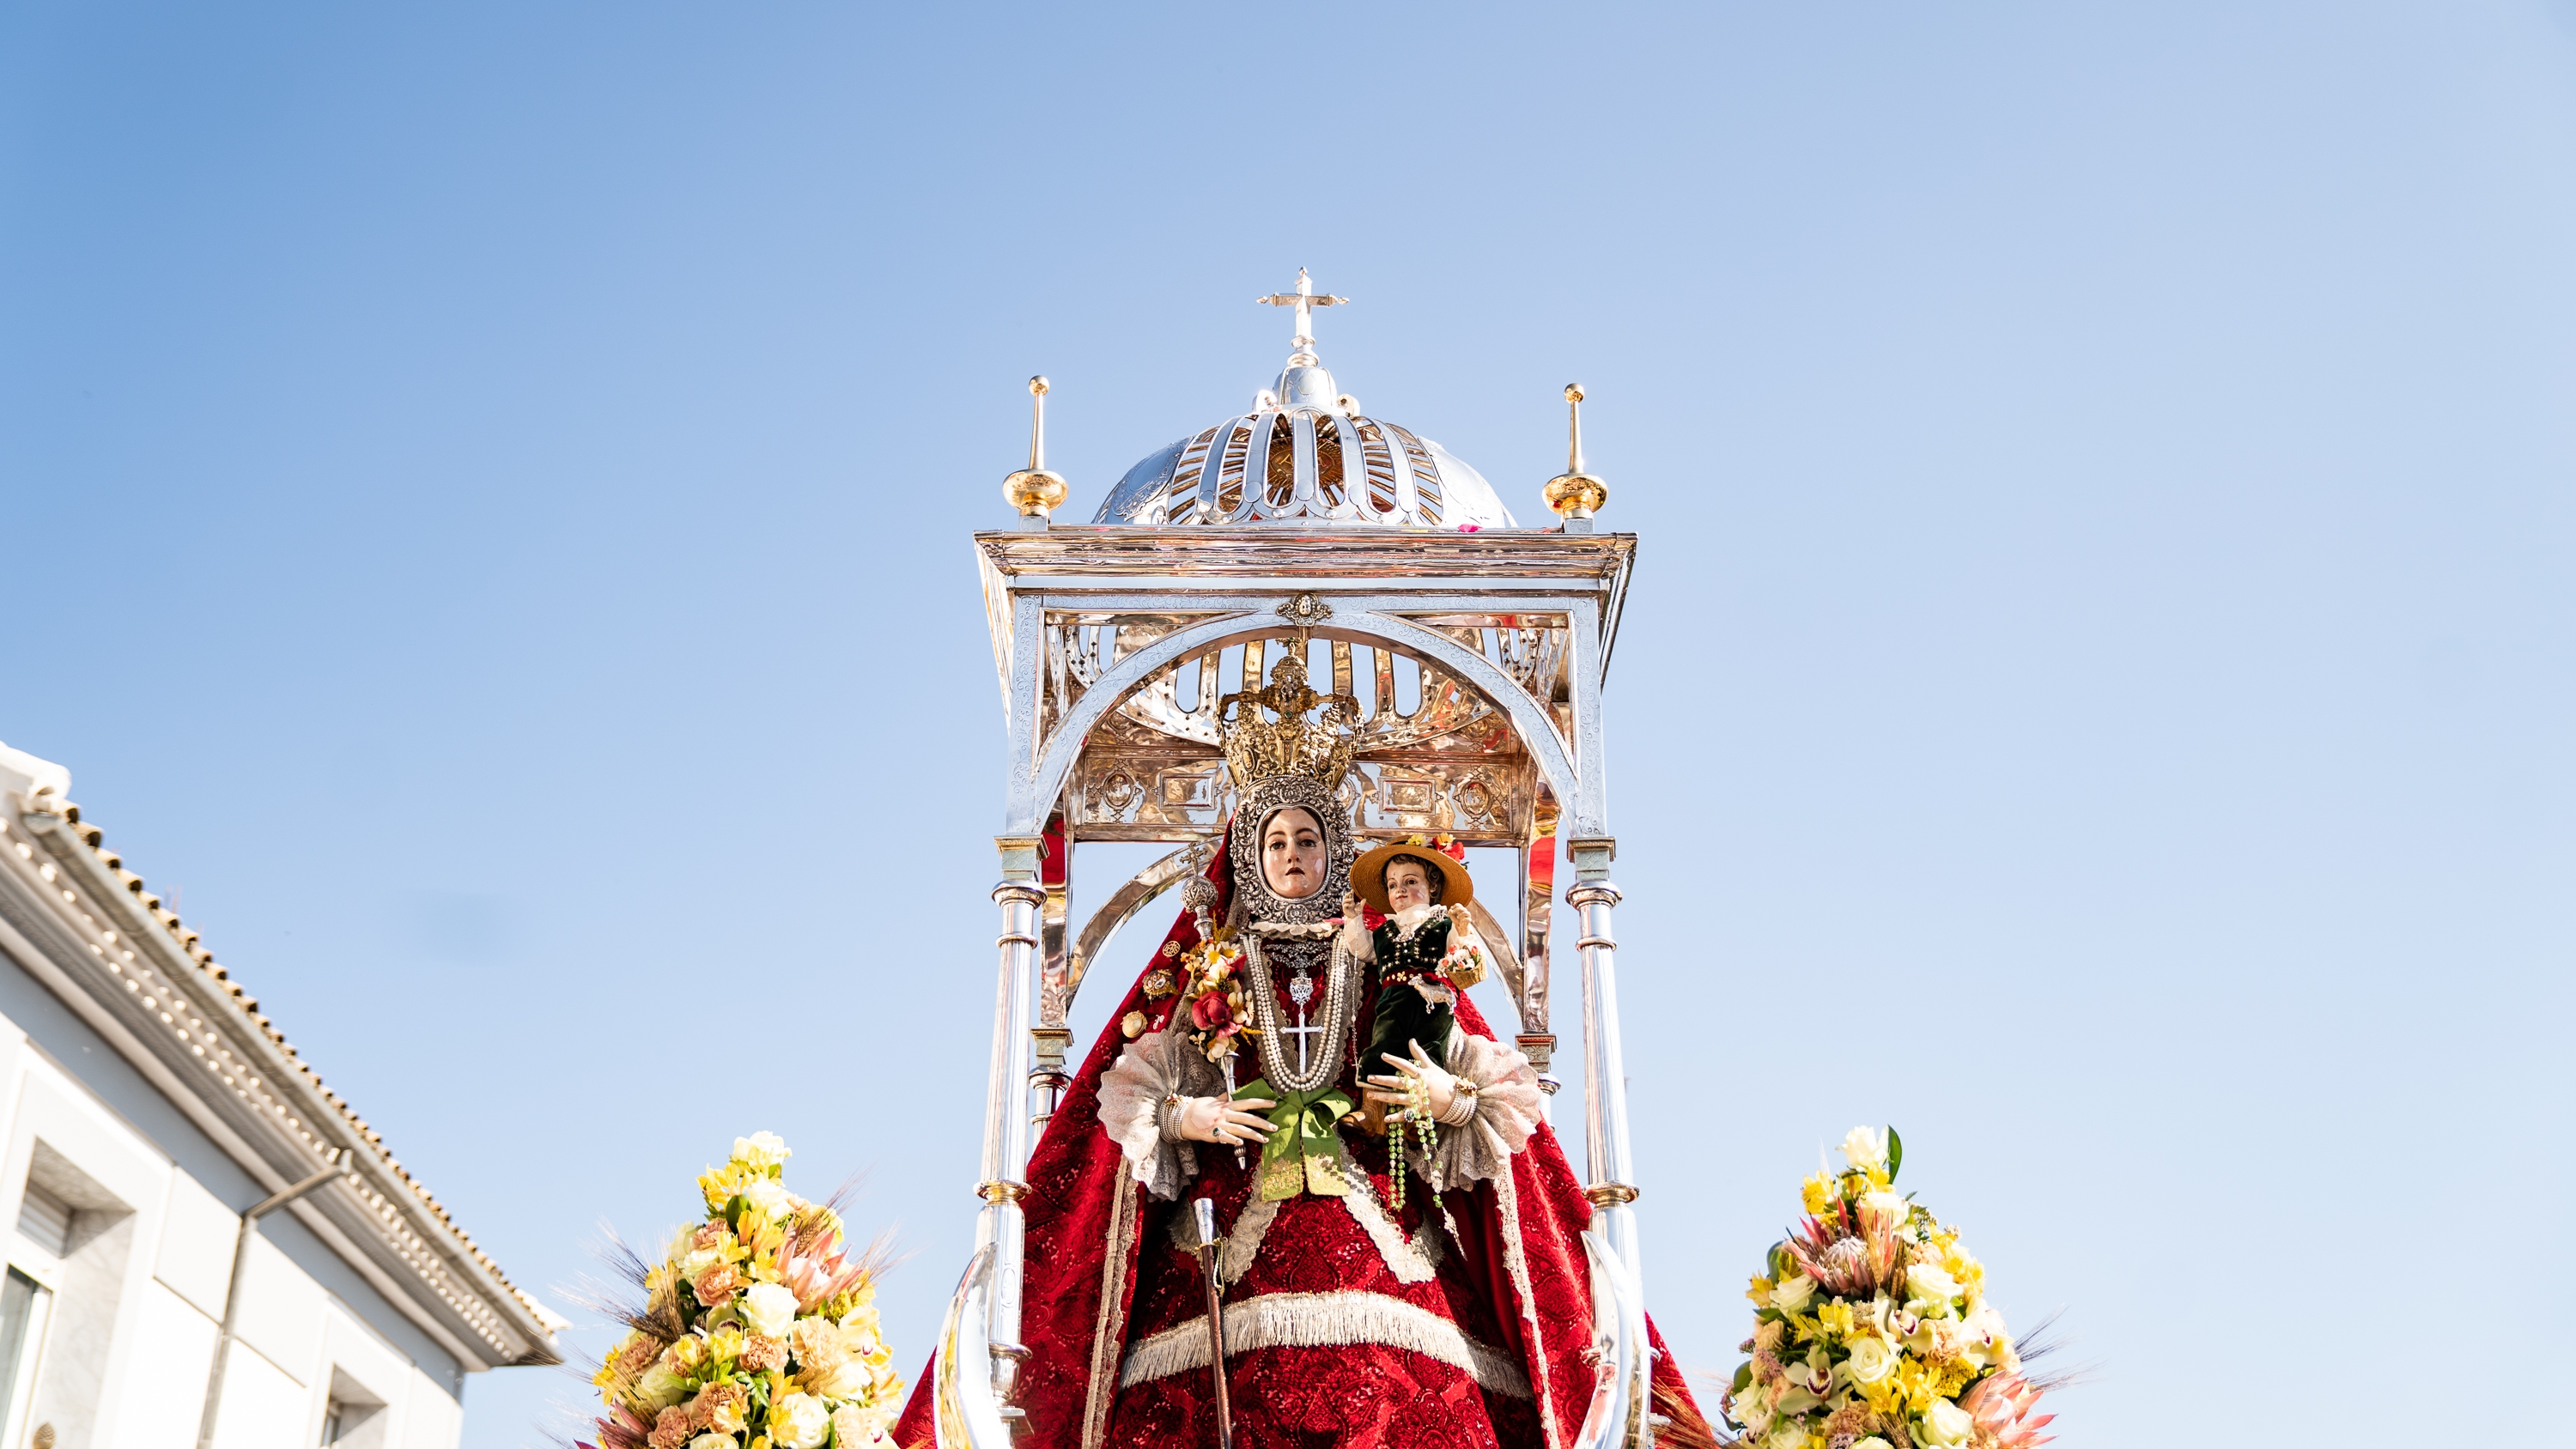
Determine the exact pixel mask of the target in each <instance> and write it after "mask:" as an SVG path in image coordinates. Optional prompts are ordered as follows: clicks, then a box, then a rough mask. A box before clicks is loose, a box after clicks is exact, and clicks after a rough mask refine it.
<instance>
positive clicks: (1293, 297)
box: [1252, 267, 1351, 367]
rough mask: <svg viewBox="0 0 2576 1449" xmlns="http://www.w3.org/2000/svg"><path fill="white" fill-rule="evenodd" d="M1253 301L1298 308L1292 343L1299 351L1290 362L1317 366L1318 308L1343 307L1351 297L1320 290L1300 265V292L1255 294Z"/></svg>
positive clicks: (1290, 363) (1298, 270) (1298, 271)
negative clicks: (1257, 295)
mask: <svg viewBox="0 0 2576 1449" xmlns="http://www.w3.org/2000/svg"><path fill="white" fill-rule="evenodd" d="M1252 300H1253V301H1255V302H1258V303H1262V304H1264V305H1267V306H1272V307H1294V308H1296V309H1297V335H1296V337H1295V338H1293V339H1291V342H1290V346H1291V347H1293V348H1294V349H1295V351H1293V352H1292V353H1290V354H1289V357H1288V365H1289V366H1290V367H1316V366H1320V365H1321V364H1320V362H1319V361H1318V359H1317V358H1316V356H1315V309H1316V308H1318V307H1339V306H1342V305H1344V304H1346V303H1348V302H1349V301H1350V300H1351V299H1350V298H1348V297H1336V296H1333V295H1332V294H1331V293H1329V292H1318V291H1316V290H1315V284H1314V282H1313V281H1311V280H1309V279H1308V278H1307V276H1306V269H1305V268H1304V267H1299V268H1298V269H1297V290H1296V291H1293V292H1273V293H1271V294H1270V295H1269V296H1267V297H1255V298H1253V299H1252Z"/></svg>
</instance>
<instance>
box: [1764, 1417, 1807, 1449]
mask: <svg viewBox="0 0 2576 1449" xmlns="http://www.w3.org/2000/svg"><path fill="white" fill-rule="evenodd" d="M1770 1443H1771V1449H1807V1426H1806V1425H1804V1424H1800V1423H1795V1422H1792V1423H1786V1424H1781V1425H1778V1426H1776V1427H1774V1428H1773V1429H1772V1430H1771V1440H1770Z"/></svg>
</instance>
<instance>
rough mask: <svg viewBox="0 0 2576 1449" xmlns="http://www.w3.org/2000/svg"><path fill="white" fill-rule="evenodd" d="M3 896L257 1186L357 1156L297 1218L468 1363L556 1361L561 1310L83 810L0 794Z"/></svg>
mask: <svg viewBox="0 0 2576 1449" xmlns="http://www.w3.org/2000/svg"><path fill="white" fill-rule="evenodd" d="M30 803H32V805H33V806H34V808H32V809H30V808H27V806H28V805H29V804H30ZM0 893H4V894H5V895H6V897H7V898H8V900H9V903H11V904H23V905H24V906H27V907H32V908H33V909H31V910H29V911H28V912H27V914H25V915H24V916H17V915H16V913H14V912H13V913H10V915H12V916H13V917H15V918H14V919H10V920H6V921H0V926H5V927H6V928H7V929H6V930H5V933H0V946H6V947H7V948H8V949H9V950H10V953H11V954H12V955H15V956H19V957H20V958H21V959H22V960H24V961H25V964H26V965H27V966H28V968H29V970H30V971H31V973H32V974H34V975H36V976H37V978H38V979H39V980H41V981H43V982H44V984H45V985H46V986H47V987H48V988H49V989H51V990H52V991H53V992H54V993H55V994H56V995H57V996H60V997H62V998H63V999H64V1001H65V1002H66V1003H67V1004H68V1005H69V1006H70V1007H71V1008H72V1009H73V1010H74V1011H75V1012H76V1013H77V1014H79V1015H80V1016H81V1017H82V1018H83V1019H84V1020H85V1021H87V1022H88V1023H89V1024H90V1025H91V1026H92V1027H93V1028H94V1029H97V1030H98V1031H99V1032H100V1035H101V1036H102V1037H104V1038H105V1039H106V1040H107V1041H108V1042H109V1043H110V1044H111V1045H112V1046H114V1048H115V1049H116V1050H117V1051H118V1052H119V1054H120V1055H122V1056H124V1057H125V1058H126V1059H127V1061H128V1062H129V1063H130V1064H132V1065H133V1066H134V1067H135V1068H136V1069H137V1070H138V1071H140V1072H141V1073H142V1074H143V1075H144V1076H145V1077H146V1078H147V1079H148V1080H150V1081H151V1082H152V1083H153V1085H154V1086H155V1087H157V1088H158V1089H159V1090H161V1091H162V1092H163V1093H164V1094H165V1095H167V1096H168V1097H169V1098H170V1099H171V1101H172V1102H173V1103H174V1104H175V1105H176V1106H177V1107H178V1108H179V1109H180V1110H181V1111H182V1112H183V1113H185V1114H186V1115H187V1116H188V1117H189V1118H190V1119H191V1120H192V1121H194V1122H195V1123H196V1124H197V1125H198V1126H199V1127H200V1128H201V1129H203V1130H205V1131H206V1133H207V1136H208V1137H209V1138H210V1139H212V1140H213V1141H214V1142H215V1143H216V1145H217V1146H218V1147H219V1148H220V1149H221V1150H222V1151H224V1152H225V1153H226V1154H227V1155H228V1156H230V1157H231V1158H232V1159H233V1160H234V1161H235V1162H236V1163H238V1164H239V1165H240V1166H241V1167H242V1169H243V1170H244V1171H245V1172H247V1173H248V1174H249V1175H250V1176H251V1177H252V1178H253V1179H255V1180H256V1181H258V1182H259V1183H260V1184H261V1186H262V1187H263V1188H264V1189H269V1190H274V1189H276V1188H278V1187H282V1186H284V1185H285V1184H287V1183H289V1182H291V1181H294V1180H296V1179H298V1178H301V1177H304V1176H306V1175H308V1174H310V1173H311V1172H312V1171H313V1170H314V1169H315V1168H316V1167H318V1166H320V1165H322V1163H323V1161H324V1159H325V1157H326V1155H327V1154H329V1153H330V1152H332V1151H334V1150H336V1149H341V1148H346V1149H348V1150H349V1154H350V1155H349V1163H350V1170H349V1172H348V1174H347V1175H346V1176H345V1177H343V1178H341V1179H340V1180H339V1181H337V1182H335V1183H333V1184H332V1185H331V1186H329V1187H326V1188H324V1189H322V1190H320V1191H318V1192H315V1193H313V1194H311V1195H310V1196H308V1197H306V1198H304V1199H302V1200H300V1201H298V1202H297V1203H295V1204H293V1205H292V1206H291V1207H290V1208H289V1209H288V1211H291V1212H293V1213H294V1214H295V1216H296V1217H297V1218H298V1220H299V1221H302V1222H303V1223H304V1224H305V1225H306V1226H307V1227H308V1228H310V1229H312V1230H313V1232H314V1233H315V1234H316V1236H318V1237H320V1238H321V1239H322V1240H323V1242H324V1243H325V1244H327V1245H328V1246H330V1247H331V1249H332V1250H333V1251H334V1252H335V1253H337V1254H338V1255H339V1256H340V1257H342V1258H343V1259H344V1260H346V1261H347V1262H349V1263H350V1265H351V1266H352V1267H353V1268H354V1269H355V1270H356V1271H357V1272H358V1273H359V1274H360V1275H361V1276H363V1277H365V1278H366V1279H367V1280H368V1281H369V1282H370V1283H371V1284H372V1285H373V1286H374V1287H375V1288H376V1289H377V1291H379V1292H380V1293H383V1294H384V1295H385V1297H386V1299H387V1301H388V1302H390V1303H391V1304H393V1306H394V1307H395V1308H396V1309H397V1311H399V1312H401V1313H402V1314H403V1315H404V1316H405V1317H406V1318H408V1319H410V1320H411V1321H412V1322H413V1323H414V1324H416V1325H418V1326H419V1327H420V1328H421V1329H422V1330H423V1331H424V1332H426V1333H428V1334H429V1335H430V1336H431V1337H432V1338H434V1339H436V1340H437V1341H438V1342H439V1343H440V1344H441V1345H442V1346H444V1347H446V1348H447V1349H448V1350H449V1351H450V1352H452V1353H454V1354H455V1355H456V1356H457V1358H458V1360H459V1362H460V1363H462V1364H463V1365H464V1366H466V1367H467V1368H469V1369H482V1368H497V1367H501V1366H503V1365H508V1364H520V1363H553V1362H559V1361H560V1355H559V1353H558V1352H557V1349H556V1345H555V1342H554V1333H553V1328H554V1323H555V1322H559V1321H560V1320H553V1321H551V1322H550V1318H551V1315H549V1314H547V1313H546V1311H545V1310H544V1309H542V1308H540V1307H539V1306H538V1305H537V1304H536V1302H535V1301H534V1300H533V1299H531V1298H529V1297H528V1296H527V1295H526V1294H524V1293H522V1292H520V1291H519V1290H518V1289H517V1288H516V1287H515V1286H513V1285H512V1284H511V1283H510V1281H509V1279H508V1278H507V1277H506V1276H505V1275H504V1274H503V1273H502V1272H501V1269H500V1266H499V1265H498V1264H496V1263H494V1262H493V1261H492V1260H491V1258H490V1257H489V1256H487V1255H486V1254H484V1252H483V1251H482V1250H481V1249H480V1248H478V1247H476V1246H475V1245H474V1242H473V1240H472V1239H471V1238H470V1237H468V1236H467V1235H466V1234H465V1232H464V1230H463V1229H462V1228H460V1227H458V1226H457V1225H456V1224H455V1223H454V1221H453V1220H451V1219H450V1218H449V1217H448V1214H447V1210H446V1209H445V1208H443V1207H441V1206H440V1205H439V1204H438V1201H437V1200H436V1199H435V1198H434V1197H432V1196H431V1195H430V1193H429V1190H428V1189H427V1188H426V1187H424V1186H422V1185H421V1184H420V1183H418V1182H417V1181H415V1180H414V1179H413V1178H412V1176H411V1174H410V1173H409V1172H408V1171H407V1170H405V1169H404V1167H403V1166H402V1164H401V1163H400V1162H399V1161H398V1160H396V1159H395V1158H394V1156H393V1155H392V1153H391V1152H390V1151H389V1150H387V1149H386V1147H385V1146H384V1143H383V1141H382V1139H381V1138H380V1137H379V1135H378V1134H377V1133H376V1131H375V1130H374V1129H373V1128H371V1127H369V1126H368V1125H367V1123H366V1121H365V1119H363V1118H361V1117H359V1116H358V1115H357V1113H356V1111H355V1110H354V1109H353V1108H351V1107H350V1106H349V1104H348V1103H347V1102H346V1101H345V1100H343V1099H342V1098H341V1097H340V1095H339V1094H338V1093H336V1092H333V1091H331V1090H330V1089H329V1088H328V1087H327V1086H325V1085H324V1084H323V1081H322V1078H321V1076H320V1075H319V1074H318V1073H317V1072H315V1071H314V1070H313V1068H312V1066H311V1065H310V1064H309V1063H307V1062H305V1061H304V1060H303V1058H302V1057H301V1056H300V1055H299V1054H298V1053H297V1052H296V1050H295V1048H294V1047H293V1046H292V1045H291V1044H290V1043H289V1042H288V1041H287V1040H286V1038H285V1036H284V1034H283V1033H281V1032H280V1031H278V1029H277V1028H276V1026H275V1025H274V1024H273V1023H271V1022H270V1020H269V1019H268V1017H267V1016H266V1015H264V1014H263V1013H262V1012H261V1011H260V1009H259V1002H258V1000H257V999H256V998H255V997H252V996H251V995H250V994H249V993H248V992H246V991H245V990H244V989H243V988H242V985H241V983H240V982H239V981H237V980H235V979H233V977H232V974H231V973H230V972H229V971H228V970H226V969H225V968H224V967H223V966H221V965H219V964H217V963H216V961H215V959H214V957H213V955H212V953H210V952H209V951H207V950H206V948H205V947H204V945H203V944H202V943H201V942H200V941H199V940H198V937H197V933H196V932H194V931H191V930H188V929H187V928H186V927H185V926H184V925H183V924H182V923H181V922H180V920H179V918H178V916H177V915H176V914H174V913H172V912H170V911H168V910H166V909H164V908H163V906H162V904H161V902H160V900H159V899H158V898H157V897H155V896H153V895H152V894H150V893H149V892H148V891H146V890H145V889H144V887H143V880H142V877H140V876H139V875H136V874H135V873H133V872H132V871H129V870H126V869H125V868H124V862H123V861H122V860H121V859H120V858H119V857H118V856H117V855H116V854H115V853H114V852H113V851H111V850H109V849H107V848H106V846H105V845H104V843H103V838H102V836H101V834H100V832H99V831H98V829H97V827H96V826H95V825H92V824H90V823H88V822H86V821H83V820H82V819H81V818H80V812H79V809H78V807H76V806H72V805H70V804H68V803H66V802H61V801H59V800H56V799H54V798H53V797H52V796H51V795H50V794H49V793H44V794H38V795H36V796H35V797H34V798H33V800H32V802H30V801H29V800H28V799H27V798H26V797H19V796H0ZM11 938H15V939H11Z"/></svg>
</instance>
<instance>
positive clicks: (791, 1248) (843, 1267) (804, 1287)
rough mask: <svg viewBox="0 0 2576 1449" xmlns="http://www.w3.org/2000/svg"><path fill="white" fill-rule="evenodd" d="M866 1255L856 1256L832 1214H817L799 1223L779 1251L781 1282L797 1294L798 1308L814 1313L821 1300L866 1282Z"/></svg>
mask: <svg viewBox="0 0 2576 1449" xmlns="http://www.w3.org/2000/svg"><path fill="white" fill-rule="evenodd" d="M869 1268H870V1260H869V1259H868V1258H867V1257H866V1256H864V1255H863V1256H860V1257H855V1258H854V1257H852V1256H851V1255H850V1246H849V1243H848V1242H847V1241H846V1240H844V1239H843V1238H842V1236H841V1226H840V1224H839V1223H838V1222H837V1221H835V1220H834V1218H833V1217H832V1216H831V1215H830V1214H828V1213H821V1212H818V1213H815V1214H814V1215H812V1216H811V1217H808V1218H806V1219H805V1220H804V1221H803V1222H800V1223H798V1224H797V1225H796V1230H795V1231H794V1232H791V1233H789V1234H788V1235H787V1241H786V1243H785V1244H783V1245H782V1246H781V1247H780V1248H779V1250H778V1281H779V1283H780V1285H781V1286H783V1287H785V1288H786V1289H787V1291H788V1292H790V1293H793V1294H795V1295H796V1311H797V1312H799V1313H809V1312H812V1311H813V1309H814V1306H815V1305H816V1304H818V1303H823V1302H826V1301H828V1300H830V1299H833V1298H837V1297H839V1296H840V1295H842V1294H843V1293H846V1292H848V1291H849V1290H850V1289H852V1288H855V1287H857V1286H858V1285H859V1284H860V1283H861V1282H863V1281H864V1280H865V1279H866V1278H867V1276H868V1272H869Z"/></svg>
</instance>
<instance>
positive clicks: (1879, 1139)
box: [1723, 1127, 2055, 1449]
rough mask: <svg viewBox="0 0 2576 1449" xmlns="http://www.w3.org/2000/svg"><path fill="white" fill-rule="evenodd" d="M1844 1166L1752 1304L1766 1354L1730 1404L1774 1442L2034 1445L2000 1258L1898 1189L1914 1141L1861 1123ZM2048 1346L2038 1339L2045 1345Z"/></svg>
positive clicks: (1819, 1190) (1753, 1441)
mask: <svg viewBox="0 0 2576 1449" xmlns="http://www.w3.org/2000/svg"><path fill="white" fill-rule="evenodd" d="M1842 1152H1843V1160H1844V1163H1845V1166H1844V1168H1843V1170H1842V1171H1841V1172H1840V1173H1833V1174H1828V1173H1825V1172H1821V1171H1820V1172H1818V1173H1817V1174H1816V1175H1815V1176H1813V1177H1810V1178H1808V1179H1807V1181H1806V1185H1805V1192H1804V1202H1805V1207H1806V1212H1807V1215H1806V1216H1805V1217H1804V1218H1802V1219H1800V1220H1799V1222H1798V1225H1797V1226H1796V1227H1795V1228H1793V1229H1792V1230H1791V1231H1790V1234H1789V1236H1788V1238H1787V1239H1786V1240H1785V1241H1783V1242H1781V1243H1779V1244H1777V1245H1775V1246H1774V1247H1773V1248H1772V1249H1771V1254H1770V1258H1769V1261H1768V1262H1767V1263H1766V1264H1765V1265H1764V1266H1765V1269H1766V1271H1765V1272H1764V1273H1763V1275H1762V1276H1760V1277H1757V1278H1755V1279H1754V1280H1753V1286H1752V1287H1751V1288H1750V1289H1749V1290H1747V1292H1746V1293H1745V1296H1746V1297H1747V1298H1750V1299H1752V1300H1753V1307H1754V1315H1753V1317H1754V1327H1753V1336H1752V1337H1751V1338H1748V1339H1746V1340H1745V1341H1744V1344H1743V1348H1744V1351H1745V1352H1747V1353H1749V1354H1751V1355H1753V1357H1752V1358H1751V1359H1750V1360H1748V1361H1747V1362H1746V1363H1744V1364H1743V1365H1742V1366H1741V1367H1739V1368H1737V1369H1736V1371H1735V1379H1734V1382H1733V1383H1732V1384H1731V1385H1729V1387H1728V1389H1727V1392H1726V1396H1725V1399H1724V1401H1723V1405H1724V1408H1725V1412H1726V1417H1727V1419H1728V1421H1729V1422H1730V1423H1733V1424H1734V1425H1736V1426H1737V1427H1738V1428H1740V1429H1742V1430H1743V1431H1744V1433H1743V1436H1742V1438H1740V1439H1739V1440H1738V1441H1737V1442H1738V1443H1741V1444H1745V1445H1747V1446H1753V1445H1759V1446H1760V1449H1917V1446H1934V1449H2031V1446H2036V1445H2039V1444H2044V1443H2047V1442H2048V1438H2049V1437H2050V1436H2045V1435H2042V1434H2041V1433H2040V1432H2039V1431H2040V1430H2041V1429H2042V1428H2044V1427H2046V1426H2047V1424H2048V1423H2049V1421H2050V1420H2051V1419H2052V1418H2054V1417H2055V1415H2048V1414H2043V1415H2039V1416H2038V1417H2036V1418H2034V1417H2032V1411H2033V1410H2034V1409H2035V1408H2036V1407H2037V1405H2038V1402H2039V1396H2040V1393H2041V1385H2039V1384H2036V1383H2034V1382H2032V1381H2031V1380H2030V1379H2028V1378H2025V1377H2024V1376H2023V1373H2022V1360H2021V1355H2020V1353H2019V1352H2018V1351H2017V1350H2016V1348H2015V1346H2014V1344H2013V1340H2012V1336H2011V1335H2010V1334H2009V1333H2007V1332H2005V1331H2004V1321H2003V1316H2002V1315H2001V1314H1999V1313H1997V1312H1996V1311H1995V1309H1994V1306H1993V1305H1992V1304H1990V1303H1988V1302H1986V1299H1985V1275H1986V1270H1985V1268H1984V1266H1983V1265H1982V1264H1980V1263H1979V1262H1978V1261H1977V1260H1976V1259H1975V1258H1973V1257H1970V1256H1969V1255H1968V1251H1967V1250H1966V1249H1965V1248H1963V1247H1961V1246H1960V1245H1959V1233H1958V1230H1957V1229H1955V1228H1952V1227H1950V1226H1948V1225H1947V1224H1944V1223H1943V1222H1942V1221H1941V1220H1940V1219H1938V1218H1936V1217H1934V1216H1933V1215H1932V1213H1931V1211H1930V1210H1929V1209H1927V1208H1923V1207H1920V1206H1917V1205H1916V1204H1915V1203H1914V1201H1913V1200H1912V1197H1911V1195H1908V1196H1905V1197H1899V1196H1898V1195H1897V1194H1896V1192H1895V1188H1894V1184H1895V1181H1896V1172H1897V1169H1898V1168H1899V1167H1901V1166H1902V1165H1903V1164H1904V1161H1905V1142H1904V1139H1903V1138H1901V1137H1899V1136H1898V1135H1897V1134H1896V1129H1894V1128H1892V1127H1891V1128H1889V1129H1887V1130H1886V1131H1884V1132H1878V1131H1873V1130H1871V1129H1870V1128H1867V1127H1855V1128H1853V1129H1852V1130H1851V1133H1850V1135H1849V1136H1847V1137H1845V1138H1844V1139H1843V1147H1842ZM2037 1351H2038V1350H2033V1352H2037Z"/></svg>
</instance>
